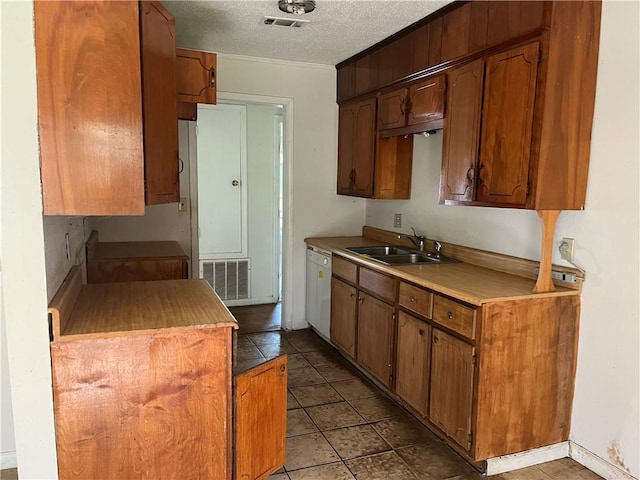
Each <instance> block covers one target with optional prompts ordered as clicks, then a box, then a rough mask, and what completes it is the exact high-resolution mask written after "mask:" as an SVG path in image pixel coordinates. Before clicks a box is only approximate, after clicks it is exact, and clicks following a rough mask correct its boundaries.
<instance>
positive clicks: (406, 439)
mask: <svg viewBox="0 0 640 480" xmlns="http://www.w3.org/2000/svg"><path fill="white" fill-rule="evenodd" d="M372 426H373V428H375V430H376V432H378V433H379V434H380V436H381V437H382V438H384V439H385V440H386V441H387V443H388V444H389V445H391V446H392V447H393V448H402V447H408V446H409V445H419V444H423V443H430V442H431V443H433V442H438V440H437V438H436V436H435V435H434V434H432V433H431V432H430V431H429V430H427V428H426V427H424V426H422V425H420V424H419V423H418V421H417V420H415V419H414V418H413V417H410V416H409V415H402V416H400V417H394V418H389V419H387V420H382V421H380V422H376V423H373V424H372Z"/></svg>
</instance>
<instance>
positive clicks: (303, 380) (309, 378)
mask: <svg viewBox="0 0 640 480" xmlns="http://www.w3.org/2000/svg"><path fill="white" fill-rule="evenodd" d="M319 383H327V382H326V380H325V379H324V377H323V376H322V375H320V374H319V373H318V372H317V371H316V369H315V368H313V367H303V368H296V369H295V370H289V375H288V377H287V385H288V387H289V388H295V387H305V386H307V385H317V384H319Z"/></svg>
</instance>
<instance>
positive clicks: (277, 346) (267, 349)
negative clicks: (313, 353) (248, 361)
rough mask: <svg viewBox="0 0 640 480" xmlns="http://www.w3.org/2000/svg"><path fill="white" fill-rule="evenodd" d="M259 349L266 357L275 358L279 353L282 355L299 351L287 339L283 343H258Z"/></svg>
mask: <svg viewBox="0 0 640 480" xmlns="http://www.w3.org/2000/svg"><path fill="white" fill-rule="evenodd" d="M258 350H260V352H261V353H262V355H264V356H265V357H266V358H275V357H277V356H278V355H282V354H283V353H287V354H292V353H296V354H297V353H298V351H297V350H296V349H295V348H294V347H293V345H291V344H290V343H289V342H287V341H286V340H283V341H282V342H281V343H267V344H264V345H258Z"/></svg>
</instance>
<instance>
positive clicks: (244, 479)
mask: <svg viewBox="0 0 640 480" xmlns="http://www.w3.org/2000/svg"><path fill="white" fill-rule="evenodd" d="M234 383H235V452H236V458H235V476H234V478H236V479H238V480H263V479H266V478H267V477H269V475H271V474H272V473H273V472H275V471H276V470H278V469H279V468H280V467H282V466H283V465H284V462H285V448H286V441H287V438H286V437H287V356H286V355H282V356H280V357H277V358H274V359H272V360H270V361H268V362H266V363H263V364H261V365H259V366H258V367H256V368H253V369H251V370H249V371H247V372H244V373H242V374H240V375H237V376H236V377H235V379H234Z"/></svg>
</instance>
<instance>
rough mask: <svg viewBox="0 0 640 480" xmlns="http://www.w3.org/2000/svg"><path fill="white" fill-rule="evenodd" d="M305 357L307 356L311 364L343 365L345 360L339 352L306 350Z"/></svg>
mask: <svg viewBox="0 0 640 480" xmlns="http://www.w3.org/2000/svg"><path fill="white" fill-rule="evenodd" d="M303 355H304V358H306V359H307V360H308V361H309V363H310V364H311V365H314V366H315V365H327V364H329V365H343V364H344V360H342V357H340V356H339V355H338V354H337V353H329V352H318V351H312V352H304V353H303Z"/></svg>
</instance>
